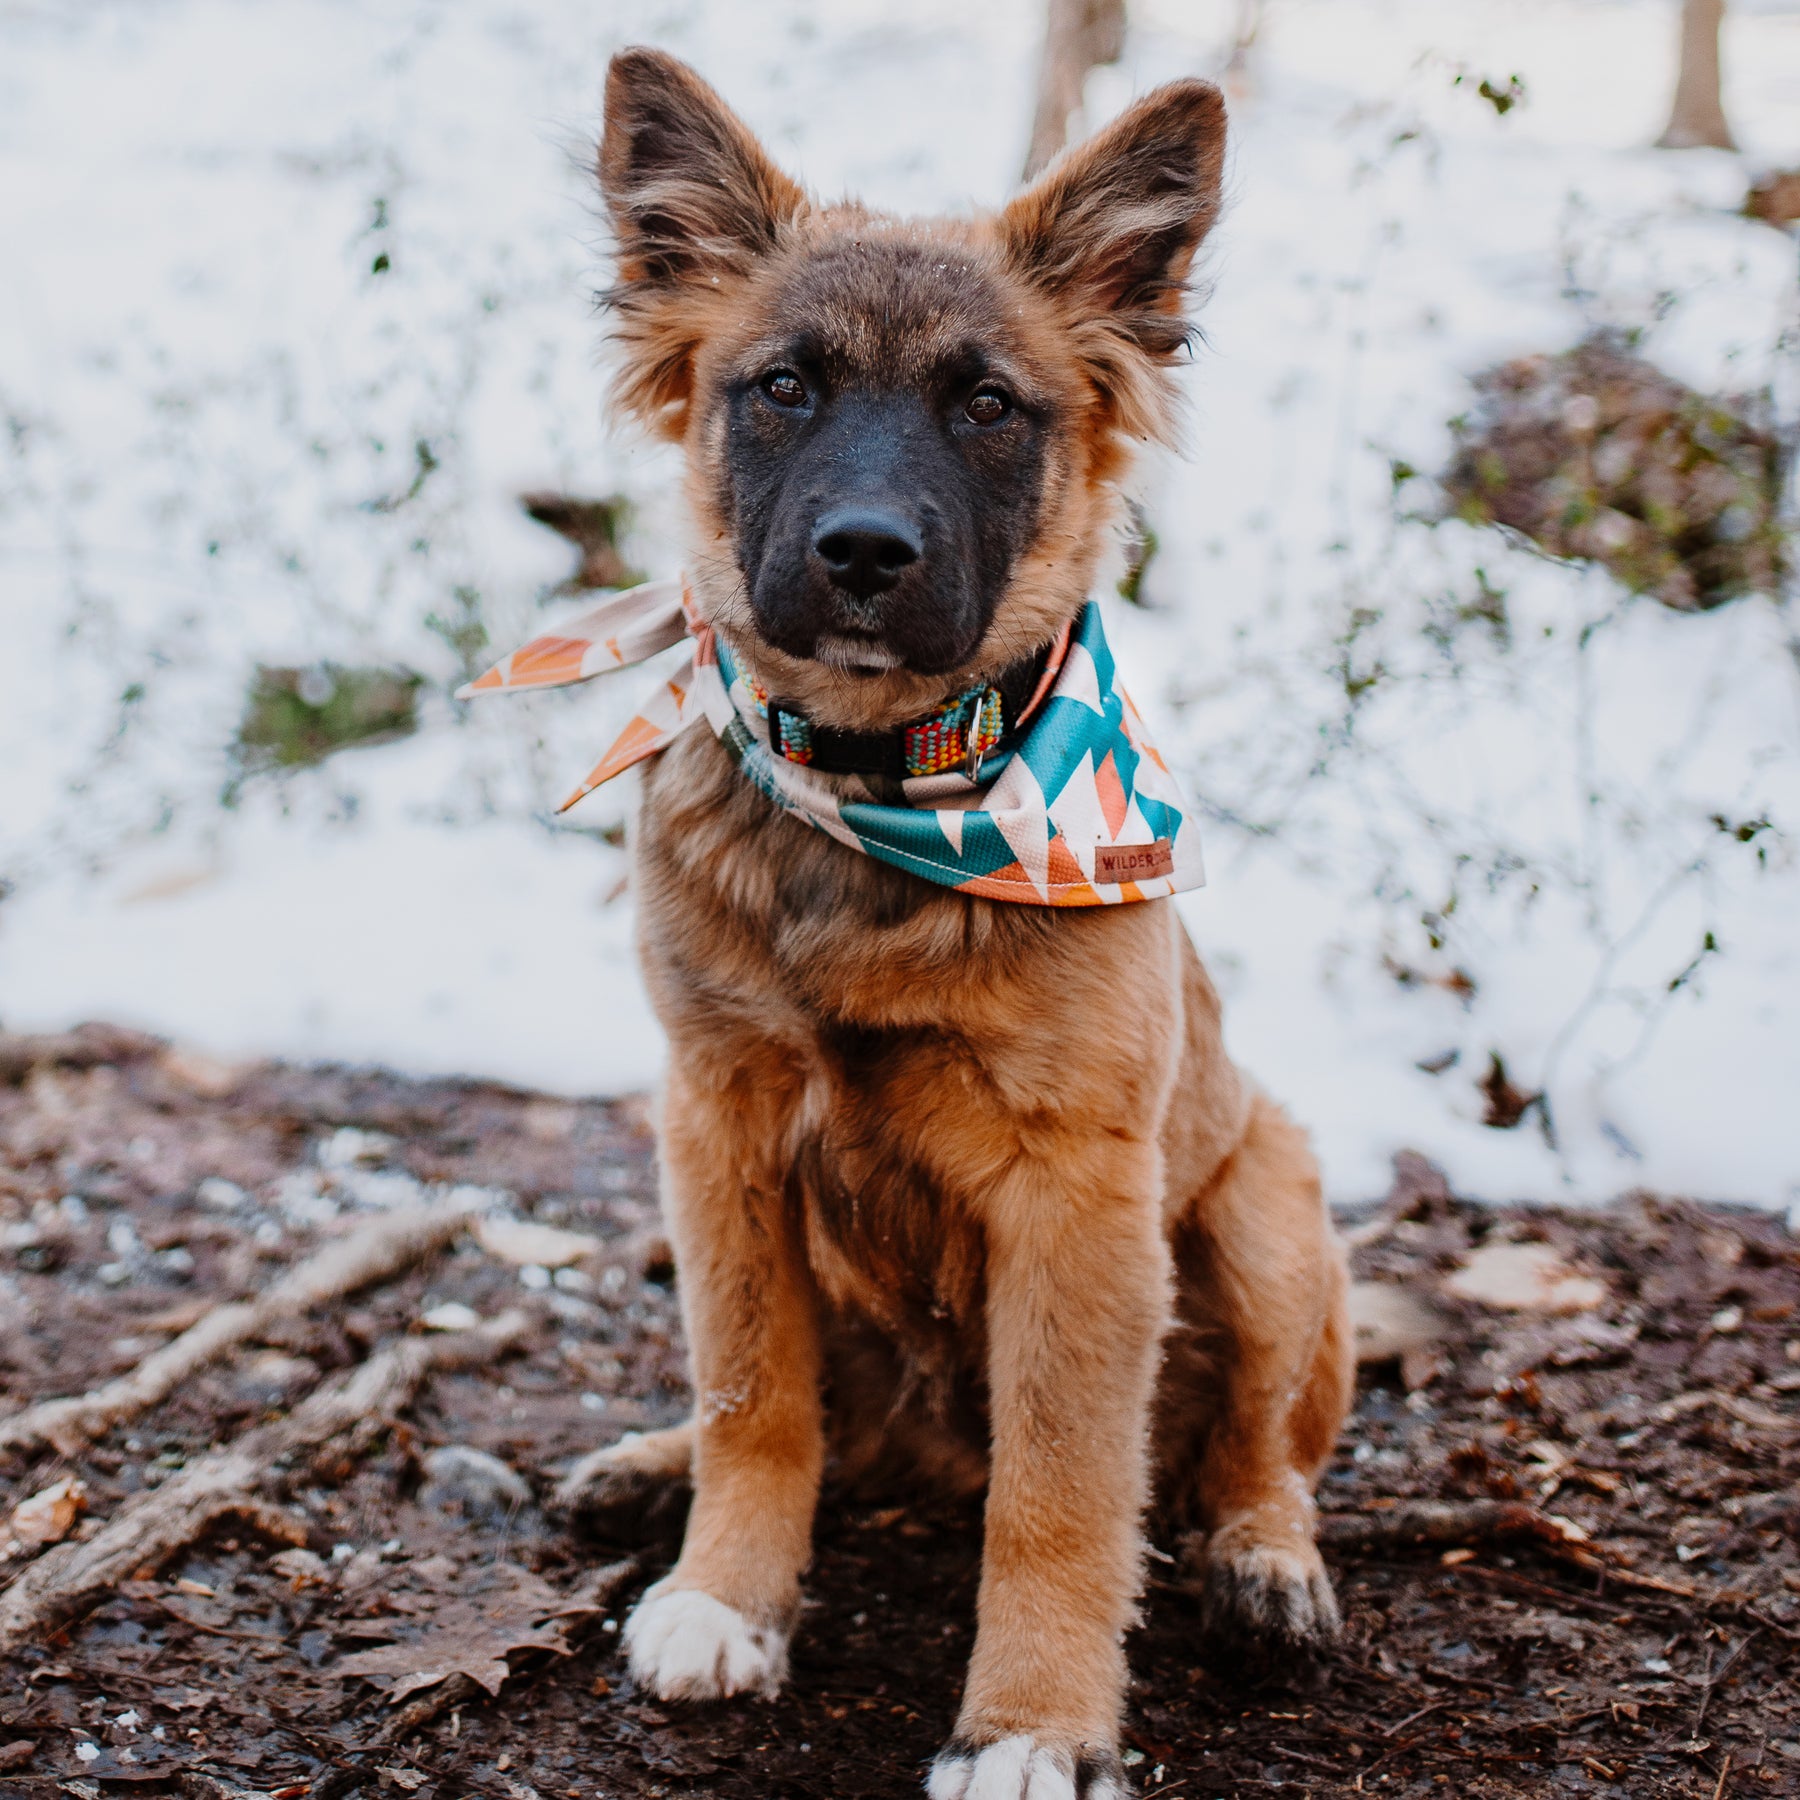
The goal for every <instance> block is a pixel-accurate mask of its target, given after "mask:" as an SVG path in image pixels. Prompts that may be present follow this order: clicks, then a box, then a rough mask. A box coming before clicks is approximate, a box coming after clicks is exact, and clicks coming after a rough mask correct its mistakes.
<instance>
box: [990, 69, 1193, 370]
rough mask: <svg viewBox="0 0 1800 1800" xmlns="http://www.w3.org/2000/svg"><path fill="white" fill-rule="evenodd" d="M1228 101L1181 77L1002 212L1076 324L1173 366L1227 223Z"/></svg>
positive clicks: (1012, 249) (1006, 239)
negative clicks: (1199, 257) (1222, 217)
mask: <svg viewBox="0 0 1800 1800" xmlns="http://www.w3.org/2000/svg"><path fill="white" fill-rule="evenodd" d="M1224 164H1225V101H1224V97H1223V96H1222V95H1221V94H1220V92H1219V90H1218V89H1217V88H1216V87H1214V86H1213V85H1212V83H1211V82H1209V81H1174V82H1170V83H1169V85H1168V86H1166V87H1160V88H1157V89H1156V90H1155V91H1154V92H1153V93H1149V94H1146V95H1145V96H1144V98H1143V99H1141V100H1139V101H1137V102H1136V103H1135V104H1134V105H1132V106H1130V107H1128V108H1127V109H1126V110H1125V111H1124V112H1123V113H1121V114H1120V115H1119V117H1118V118H1117V119H1115V120H1114V121H1113V122H1112V123H1111V124H1110V125H1108V126H1107V127H1106V129H1105V130H1104V131H1101V132H1099V133H1098V134H1097V135H1095V136H1094V137H1092V138H1089V139H1088V140H1087V141H1086V142H1085V143H1082V144H1079V145H1077V146H1076V147H1075V148H1074V149H1072V150H1070V151H1068V152H1066V153H1065V154H1064V155H1063V156H1062V157H1061V158H1060V160H1058V161H1057V162H1056V163H1054V164H1053V165H1052V166H1051V168H1050V170H1049V171H1048V173H1046V174H1045V175H1044V176H1043V177H1042V179H1040V180H1039V181H1038V182H1037V183H1036V185H1035V186H1033V187H1030V188H1028V189H1027V190H1026V191H1025V192H1024V193H1023V194H1021V195H1020V196H1019V197H1018V198H1017V199H1016V200H1014V201H1013V202H1012V204H1011V205H1010V206H1008V207H1007V208H1006V209H1005V211H1004V212H1002V213H1001V215H1000V220H999V224H1000V236H1001V242H1002V245H1003V248H1004V253H1005V256H1006V259H1007V261H1008V263H1009V264H1011V266H1012V267H1013V268H1014V269H1016V270H1017V271H1018V272H1019V273H1020V274H1021V275H1023V276H1024V277H1025V278H1026V279H1027V280H1028V281H1031V282H1032V283H1033V284H1034V285H1036V286H1038V287H1041V288H1044V289H1046V290H1047V291H1049V292H1051V293H1052V294H1054V295H1055V296H1056V297H1057V298H1058V300H1059V301H1061V302H1062V303H1063V305H1064V306H1065V307H1066V308H1067V309H1068V311H1069V312H1070V313H1071V314H1072V315H1073V319H1074V321H1075V322H1076V323H1081V322H1083V321H1093V322H1096V323H1098V322H1100V321H1104V322H1105V324H1106V325H1107V327H1108V328H1109V331H1110V332H1121V331H1122V332H1123V333H1124V334H1125V335H1126V336H1127V337H1128V338H1130V339H1131V340H1132V341H1133V342H1134V343H1135V344H1136V345H1137V347H1138V348H1139V349H1141V350H1142V351H1144V352H1145V353H1146V354H1148V355H1149V356H1150V357H1151V358H1153V359H1155V360H1157V361H1166V360H1167V359H1168V358H1170V357H1172V356H1173V355H1174V354H1175V352H1176V351H1178V350H1179V349H1180V348H1181V347H1182V345H1183V344H1184V343H1185V342H1186V339H1187V325H1186V323H1185V321H1184V320H1183V318H1182V298H1183V291H1184V283H1185V282H1186V280H1187V276H1188V271H1189V269H1190V268H1191V266H1192V264H1193V260H1194V252H1195V251H1196V250H1197V249H1198V248H1199V247H1200V241H1201V239H1202V238H1204V237H1205V236H1206V234H1207V232H1208V231H1210V230H1211V229H1212V225H1213V222H1214V220H1216V219H1217V218H1218V216H1219V196H1220V185H1221V179H1222V175H1223V170H1224Z"/></svg>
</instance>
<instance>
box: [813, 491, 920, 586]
mask: <svg viewBox="0 0 1800 1800" xmlns="http://www.w3.org/2000/svg"><path fill="white" fill-rule="evenodd" d="M813 552H814V554H815V555H816V556H817V557H818V558H819V560H820V561H821V562H822V563H823V564H824V565H825V568H826V571H827V573H828V574H829V575H830V576H831V580H832V584H833V586H835V587H840V588H842V589H844V591H845V592H846V593H850V594H854V595H855V596H856V597H857V598H858V599H859V600H867V599H869V598H870V597H871V596H872V595H875V594H883V593H886V592H887V590H888V589H889V588H891V587H892V586H893V585H894V583H895V582H896V581H898V580H899V579H900V576H901V573H902V571H904V570H905V569H906V567H907V566H908V565H909V564H911V563H916V562H917V561H918V560H919V558H920V557H921V556H922V555H923V554H924V552H925V545H924V541H923V540H922V539H921V538H920V536H919V533H918V530H917V528H916V527H914V526H912V525H909V524H908V523H907V522H906V520H904V519H902V518H899V517H897V516H896V515H895V514H893V513H891V512H885V511H879V510H877V509H875V508H870V507H855V508H850V507H840V508H839V509H838V510H837V511H836V512H831V513H827V514H826V515H825V517H824V518H822V519H821V520H820V521H819V523H818V525H817V527H816V528H815V529H814V531H813Z"/></svg>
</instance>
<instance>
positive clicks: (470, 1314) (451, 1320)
mask: <svg viewBox="0 0 1800 1800" xmlns="http://www.w3.org/2000/svg"><path fill="white" fill-rule="evenodd" d="M419 1323H420V1324H421V1325H423V1326H424V1327H425V1329H426V1330H427V1331H473V1330H474V1329H475V1327H476V1326H477V1325H479V1324H480V1323H481V1314H480V1313H478V1312H477V1311H476V1310H475V1309H474V1307H472V1306H465V1305H464V1304H463V1303H462V1302H461V1301H460V1300H446V1301H445V1302H444V1303H443V1305H442V1306H434V1307H432V1308H431V1309H430V1311H428V1312H423V1313H420V1315H419Z"/></svg>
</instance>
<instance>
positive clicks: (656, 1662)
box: [625, 1576, 787, 1700]
mask: <svg viewBox="0 0 1800 1800" xmlns="http://www.w3.org/2000/svg"><path fill="white" fill-rule="evenodd" d="M673 1579H674V1578H673V1577H672V1576H665V1577H664V1579H663V1580H661V1581H659V1582H658V1583H657V1584H656V1585H655V1586H654V1587H653V1588H651V1589H650V1590H649V1592H647V1593H646V1594H645V1595H644V1597H643V1599H641V1600H640V1601H639V1602H638V1603H637V1605H636V1606H635V1607H634V1608H633V1609H632V1614H631V1617H630V1618H629V1619H627V1620H626V1621H625V1654H626V1655H627V1656H628V1657H629V1658H630V1659H631V1672H632V1674H633V1675H634V1676H636V1677H637V1679H638V1680H639V1681H641V1682H642V1683H643V1684H644V1686H645V1687H647V1688H649V1689H650V1690H651V1692H652V1693H654V1694H655V1695H656V1696H657V1698H658V1699H660V1700H723V1699H724V1698H725V1697H726V1696H727V1695H728V1694H764V1695H772V1694H774V1693H775V1692H776V1691H777V1690H778V1689H779V1688H780V1686H781V1683H782V1679H783V1678H784V1677H785V1676H786V1674H787V1637H786V1635H785V1634H784V1633H783V1632H780V1631H777V1630H775V1629H773V1628H771V1627H767V1626H762V1625H753V1624H751V1622H750V1621H749V1620H748V1619H746V1618H745V1617H744V1615H743V1614H742V1613H741V1612H739V1611H738V1610H737V1608H736V1607H734V1606H727V1605H726V1604H725V1602H724V1601H723V1600H715V1599H714V1598H713V1597H712V1595H711V1594H704V1593H702V1592H701V1591H700V1590H699V1589H698V1588H671V1587H670V1586H669V1582H670V1581H671V1580H673Z"/></svg>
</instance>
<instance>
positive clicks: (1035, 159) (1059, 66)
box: [1025, 0, 1125, 181]
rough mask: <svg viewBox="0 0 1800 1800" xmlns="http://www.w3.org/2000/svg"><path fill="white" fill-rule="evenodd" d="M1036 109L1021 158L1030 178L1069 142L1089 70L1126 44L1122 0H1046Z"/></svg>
mask: <svg viewBox="0 0 1800 1800" xmlns="http://www.w3.org/2000/svg"><path fill="white" fill-rule="evenodd" d="M1049 15H1050V16H1049V20H1048V24H1047V27H1046V29H1045V32H1044V60H1043V62H1042V63H1041V64H1040V65H1039V69H1038V97H1037V113H1036V116H1035V117H1034V118H1033V119H1032V122H1031V148H1030V150H1029V151H1028V152H1027V153H1026V157H1025V179H1026V180H1027V181H1029V180H1030V179H1031V178H1032V176H1034V175H1035V174H1037V173H1038V171H1039V170H1040V169H1042V168H1043V167H1044V165H1045V164H1046V163H1048V162H1049V161H1050V160H1051V159H1052V158H1053V157H1054V156H1056V154H1057V153H1058V152H1059V151H1060V150H1061V149H1062V148H1063V146H1064V145H1065V144H1066V143H1067V142H1068V141H1069V122H1070V120H1071V119H1073V118H1074V117H1075V116H1076V115H1077V114H1078V113H1079V112H1080V111H1081V90H1082V86H1083V84H1084V83H1085V82H1086V81H1087V78H1088V71H1089V70H1090V69H1092V68H1094V67H1095V66H1096V65H1098V64H1100V63H1113V62H1117V61H1118V60H1119V56H1120V53H1121V52H1122V51H1123V50H1124V48H1125V0H1050V4H1049Z"/></svg>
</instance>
